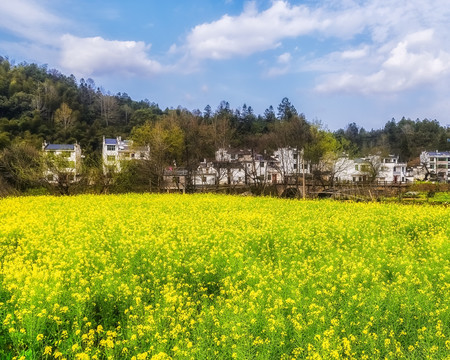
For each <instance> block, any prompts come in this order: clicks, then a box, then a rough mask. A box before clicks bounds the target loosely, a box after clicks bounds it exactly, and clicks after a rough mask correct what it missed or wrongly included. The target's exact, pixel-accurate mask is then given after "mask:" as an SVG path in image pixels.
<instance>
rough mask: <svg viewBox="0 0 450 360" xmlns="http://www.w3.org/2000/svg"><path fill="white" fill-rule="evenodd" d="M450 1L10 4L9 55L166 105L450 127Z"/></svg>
mask: <svg viewBox="0 0 450 360" xmlns="http://www.w3.org/2000/svg"><path fill="white" fill-rule="evenodd" d="M449 23H450V6H449V4H448V0H433V1H423V0H396V1H390V0H359V1H358V0H325V1H312V0H309V1H307V0H305V1H294V0H291V1H265V0H255V1H237V0H215V1H212V0H190V1H178V0H169V1H155V0H148V1H135V0H129V1H126V2H125V1H119V0H110V1H101V0H89V1H88V0H40V1H37V0H2V1H1V2H0V55H2V56H8V57H9V59H10V60H14V61H16V62H22V61H26V62H35V63H37V64H41V65H42V64H47V65H48V67H49V68H56V69H58V70H59V71H61V72H63V73H64V74H66V75H70V74H74V75H75V76H76V78H77V79H80V78H85V79H87V78H92V79H94V81H95V83H96V85H97V86H101V87H102V88H103V89H104V90H105V91H110V92H111V93H113V94H114V93H117V92H126V93H128V94H129V95H130V96H131V97H132V98H133V99H134V100H142V99H148V100H150V101H152V102H156V103H158V104H159V106H160V107H161V108H166V107H177V106H182V107H184V108H187V109H189V110H193V109H200V110H203V109H204V108H205V106H206V105H210V106H211V107H212V109H216V108H217V106H218V105H219V103H220V102H221V101H222V100H226V101H228V102H229V103H230V105H231V107H232V108H239V107H241V106H242V105H243V104H244V103H245V104H247V105H250V106H252V107H253V109H254V110H255V113H256V114H263V112H264V110H265V109H266V108H268V107H269V106H270V105H272V106H274V108H276V107H277V105H278V104H279V103H280V102H281V100H282V98H283V97H288V98H289V99H290V101H291V103H292V104H293V105H294V106H295V107H296V108H297V110H298V111H299V112H302V113H304V114H305V115H306V118H307V119H308V120H311V121H313V120H314V121H316V120H318V121H321V122H322V124H324V125H325V126H327V127H328V128H329V129H330V130H335V129H338V128H341V127H345V126H346V125H347V124H348V123H350V122H356V123H357V124H359V125H361V126H364V127H365V128H366V129H368V130H370V129H372V128H374V129H378V128H382V127H383V126H384V124H385V123H386V122H387V121H389V120H390V119H391V118H393V117H394V118H396V119H397V120H400V119H401V117H402V116H405V117H409V118H412V119H416V118H420V119H423V118H428V119H437V120H438V121H439V122H440V123H441V124H442V125H446V124H450V119H449V114H450V100H449V98H450V81H449V80H450V27H449V26H448V24H449Z"/></svg>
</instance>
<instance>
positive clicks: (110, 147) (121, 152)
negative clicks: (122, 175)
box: [102, 136, 150, 172]
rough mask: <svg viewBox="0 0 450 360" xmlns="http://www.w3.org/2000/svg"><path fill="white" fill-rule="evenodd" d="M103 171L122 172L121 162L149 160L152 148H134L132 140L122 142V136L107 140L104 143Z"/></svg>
mask: <svg viewBox="0 0 450 360" xmlns="http://www.w3.org/2000/svg"><path fill="white" fill-rule="evenodd" d="M102 159H103V170H104V171H105V172H106V170H107V169H108V168H112V169H114V170H115V171H118V172H120V171H121V170H122V167H121V162H122V161H127V160H139V159H144V160H149V159H150V147H148V146H140V147H136V146H133V141H132V140H122V138H121V137H120V136H118V137H116V138H115V139H112V138H105V137H104V136H103V143H102Z"/></svg>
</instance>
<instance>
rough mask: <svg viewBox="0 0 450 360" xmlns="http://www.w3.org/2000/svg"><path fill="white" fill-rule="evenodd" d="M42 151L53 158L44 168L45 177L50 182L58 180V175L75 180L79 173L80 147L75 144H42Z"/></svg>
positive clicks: (71, 180) (70, 180)
mask: <svg viewBox="0 0 450 360" xmlns="http://www.w3.org/2000/svg"><path fill="white" fill-rule="evenodd" d="M42 151H43V152H44V154H45V155H46V156H49V157H52V158H53V159H52V160H54V161H53V162H52V166H51V167H47V169H46V170H45V174H44V176H45V178H46V179H47V181H48V182H50V183H56V182H58V176H61V175H64V176H68V180H69V182H75V181H77V180H78V177H79V175H80V173H81V158H82V155H81V147H80V145H79V144H78V143H75V144H48V143H47V142H44V143H43V144H42Z"/></svg>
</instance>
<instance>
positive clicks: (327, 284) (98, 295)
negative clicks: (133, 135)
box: [0, 194, 450, 360]
mask: <svg viewBox="0 0 450 360" xmlns="http://www.w3.org/2000/svg"><path fill="white" fill-rule="evenodd" d="M449 238H450V212H449V211H448V209H447V208H445V207H436V206H435V207H430V206H402V205H399V204H380V203H366V204H362V203H338V202H333V201H286V200H280V199H272V198H242V197H231V196H214V195H194V196H182V195H131V194H129V195H121V196H114V195H110V196H94V195H84V196H77V197H59V198H56V197H47V196H42V197H26V198H25V197H24V198H9V199H4V200H1V201H0V261H1V272H0V280H1V287H0V357H1V358H6V359H8V358H16V359H19V358H23V359H45V358H47V359H63V358H66V359H107V358H112V359H119V358H120V359H133V360H137V359H169V358H174V359H191V358H194V359H211V358H217V359H230V358H237V359H255V358H256V359H292V358H299V359H303V358H311V359H313V358H317V359H319V358H323V359H333V358H335V359H340V358H355V359H356V358H357V359H364V358H366V359H374V358H375V359H384V358H388V359H402V358H403V359H424V358H430V359H443V358H446V357H448V355H449V352H450V339H449V335H450V334H449V324H450V311H449V303H450V295H449V294H450V245H449V244H450V243H449Z"/></svg>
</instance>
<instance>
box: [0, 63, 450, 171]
mask: <svg viewBox="0 0 450 360" xmlns="http://www.w3.org/2000/svg"><path fill="white" fill-rule="evenodd" d="M103 136H107V137H116V136H122V138H125V139H134V140H135V141H136V142H137V143H146V144H148V145H150V146H151V148H152V154H153V156H158V161H159V162H160V164H162V165H164V164H167V165H171V164H173V163H174V162H175V163H176V164H177V165H178V166H184V167H186V168H188V169H189V168H193V167H195V166H197V163H198V161H199V160H201V159H204V158H211V157H213V156H214V151H215V150H216V149H218V148H219V147H227V146H233V147H245V148H252V149H255V150H256V151H263V150H266V151H269V152H270V151H271V150H273V149H275V148H277V147H282V146H293V147H298V148H303V149H305V157H306V158H307V159H308V160H309V161H310V162H312V163H318V162H319V161H320V159H321V158H323V157H324V156H326V155H327V154H341V153H342V152H346V153H348V154H350V155H351V156H356V155H364V154H368V153H370V152H375V151H382V152H385V153H391V154H397V155H400V159H401V160H402V161H410V160H412V159H414V158H417V157H418V155H419V154H420V152H421V151H423V150H425V149H427V150H436V149H439V150H441V151H444V150H449V149H450V142H448V140H447V139H448V138H450V133H449V130H448V129H446V128H445V127H444V126H442V125H441V124H440V123H439V122H438V121H437V120H428V119H423V120H418V119H417V120H410V119H404V118H403V119H401V120H400V121H398V122H397V121H395V120H394V119H392V120H390V121H388V122H387V123H386V125H385V127H384V128H383V129H371V130H370V131H368V130H366V129H364V128H361V127H359V126H358V125H357V124H355V123H351V124H349V125H348V126H347V127H346V128H345V129H340V130H338V131H336V132H334V133H332V132H330V131H327V130H326V128H324V127H323V126H322V124H319V123H316V122H311V121H308V120H307V119H306V118H305V116H304V115H303V114H302V113H301V112H299V111H298V110H297V109H296V108H295V106H294V105H293V104H292V103H291V102H290V101H289V99H288V98H284V99H282V100H281V102H280V104H279V105H278V106H277V107H276V108H274V107H273V106H268V108H267V109H266V111H265V112H264V114H262V115H257V114H255V113H254V111H253V109H252V107H251V106H250V105H248V104H243V105H242V106H241V107H239V108H237V109H232V108H230V105H229V103H228V102H227V101H222V102H221V103H220V104H219V105H218V106H217V107H216V108H215V109H214V108H212V107H211V106H210V105H206V106H205V108H204V109H203V110H198V109H197V110H187V109H184V108H182V107H177V108H172V109H164V110H163V109H160V108H159V106H158V105H157V104H155V103H154V102H152V101H151V100H147V99H145V100H139V101H136V100H133V99H131V98H130V96H128V95H127V94H126V92H123V93H118V94H110V93H109V92H107V91H106V90H104V89H101V88H98V87H97V86H96V84H95V82H94V80H92V79H79V80H77V79H75V77H74V76H73V75H70V76H67V75H64V74H61V73H60V72H58V71H57V70H53V69H47V67H46V66H39V65H36V64H26V63H21V64H18V65H14V64H12V63H11V62H10V61H9V60H8V59H7V58H4V57H0V152H1V153H0V173H3V177H5V171H6V170H5V165H4V162H5V161H4V159H5V154H10V155H11V152H13V153H14V151H15V150H14V149H16V150H17V149H18V148H21V149H22V150H23V148H24V147H26V148H27V149H28V150H29V151H31V152H32V150H30V149H35V150H39V149H40V148H41V146H42V142H43V141H44V140H45V141H47V142H50V143H75V142H78V143H79V144H80V145H81V147H82V150H83V154H84V156H85V164H86V166H90V167H94V168H98V167H99V166H100V156H99V155H100V147H101V140H102V137H103ZM28 150H27V151H28ZM31 152H30V154H28V155H29V156H33V155H32V154H31ZM1 159H3V160H1ZM2 161H3V166H2V165H1V162H2ZM2 169H3V170H2Z"/></svg>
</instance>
